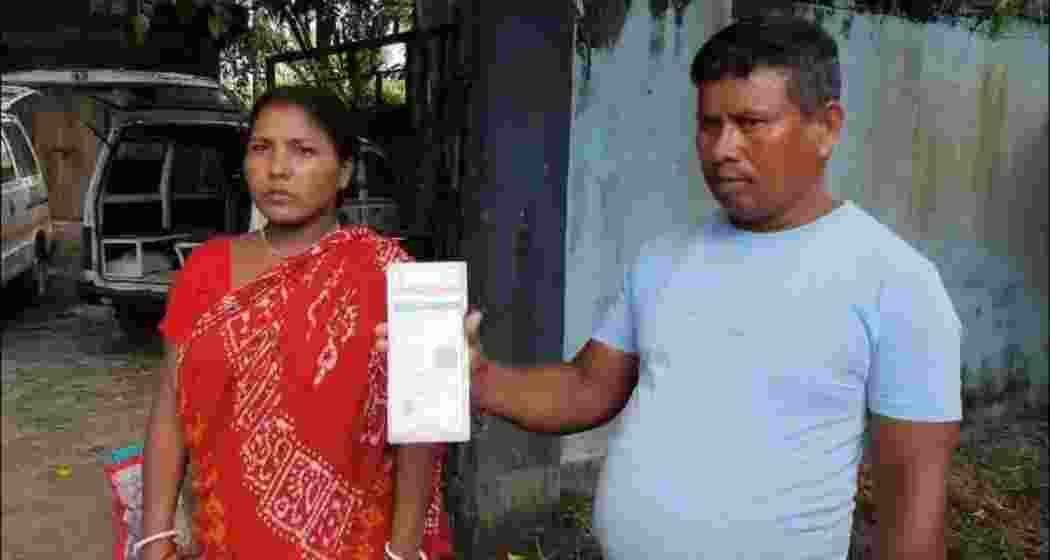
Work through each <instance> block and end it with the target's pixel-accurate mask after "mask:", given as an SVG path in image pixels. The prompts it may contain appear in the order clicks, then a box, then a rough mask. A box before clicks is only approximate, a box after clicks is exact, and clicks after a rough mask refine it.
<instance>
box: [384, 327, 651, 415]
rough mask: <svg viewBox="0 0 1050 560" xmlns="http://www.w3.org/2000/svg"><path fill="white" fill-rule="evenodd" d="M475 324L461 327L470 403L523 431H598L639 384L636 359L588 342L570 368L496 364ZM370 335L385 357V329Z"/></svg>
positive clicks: (625, 402)
mask: <svg viewBox="0 0 1050 560" xmlns="http://www.w3.org/2000/svg"><path fill="white" fill-rule="evenodd" d="M480 324H481V314H480V313H478V312H472V313H470V314H468V315H467V317H466V318H465V321H464V331H465V333H466V339H467V346H468V347H469V348H470V372H471V383H470V384H471V393H472V395H473V397H474V400H475V402H476V403H477V404H478V405H479V406H480V407H481V408H483V409H485V410H487V411H489V412H491V413H493V414H496V415H499V416H502V417H504V418H506V419H507V420H510V421H511V422H514V423H515V424H518V425H519V426H521V427H522V428H525V429H526V430H530V431H534V432H547V433H559V434H569V433H575V432H582V431H585V430H589V429H591V428H595V427H598V426H601V425H602V424H604V423H606V422H608V421H609V420H611V419H612V418H614V417H615V416H616V415H617V414H619V413H620V411H621V410H623V407H624V405H626V404H627V400H628V399H629V398H630V396H631V392H632V391H634V387H635V386H636V385H637V384H638V357H637V356H635V355H634V354H628V353H626V352H621V351H619V350H617V349H615V348H613V347H612V346H609V345H607V344H604V343H602V342H599V341H597V340H593V339H592V340H589V341H588V342H587V344H586V345H584V347H583V348H582V349H581V350H580V351H579V353H577V354H576V357H575V358H573V360H572V362H569V363H558V364H550V365H544V366H537V367H527V368H515V367H508V366H504V365H500V364H497V363H496V362H494V361H492V360H489V359H488V358H486V357H485V355H484V354H483V353H482V352H481V336H480V334H479V326H480ZM375 333H376V349H377V350H379V351H380V352H386V349H387V345H388V340H387V324H386V323H381V324H379V325H378V326H377V327H376V331H375Z"/></svg>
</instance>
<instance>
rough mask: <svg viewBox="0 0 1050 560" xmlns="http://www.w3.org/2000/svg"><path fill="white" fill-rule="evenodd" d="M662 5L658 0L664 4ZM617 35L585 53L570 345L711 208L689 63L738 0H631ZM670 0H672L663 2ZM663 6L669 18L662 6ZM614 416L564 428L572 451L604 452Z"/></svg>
mask: <svg viewBox="0 0 1050 560" xmlns="http://www.w3.org/2000/svg"><path fill="white" fill-rule="evenodd" d="M654 4H658V3H654ZM630 5H631V8H630V11H629V12H628V14H627V18H626V21H625V23H624V26H623V29H622V31H621V32H620V36H619V39H618V41H617V42H616V43H615V44H614V45H613V46H612V47H611V48H608V49H595V50H593V51H592V53H591V57H590V66H589V68H588V67H587V64H586V63H585V60H586V59H585V57H582V56H576V59H575V61H576V62H575V64H576V72H575V84H574V89H575V93H574V107H573V111H574V116H573V123H572V134H571V140H570V142H571V144H570V167H569V182H568V191H569V192H568V200H567V212H568V216H567V219H566V228H567V229H566V246H565V250H566V253H565V255H566V281H565V282H566V286H565V348H564V349H565V356H566V357H571V356H572V355H574V354H575V353H576V351H577V350H579V348H580V347H581V346H582V345H583V343H584V342H586V340H587V338H588V337H589V336H590V334H591V332H592V330H593V328H594V326H595V324H596V321H597V320H598V319H599V318H600V317H601V314H602V312H604V310H605V309H606V308H607V307H608V306H609V304H610V303H611V301H612V300H613V298H615V297H616V294H617V293H618V291H619V288H620V281H621V278H622V272H623V265H624V263H626V262H629V261H630V260H631V259H632V258H633V257H634V255H635V254H636V253H637V251H638V248H639V246H640V245H641V243H643V242H644V241H646V240H647V239H649V238H651V237H653V236H655V235H659V234H660V233H663V232H665V231H667V230H668V229H669V228H675V227H685V226H688V225H689V224H691V223H693V222H694V221H695V220H696V219H697V218H698V217H699V216H701V215H702V214H704V213H705V209H713V208H714V207H715V206H714V201H713V199H712V198H711V197H710V196H709V195H708V194H707V191H706V189H705V187H704V184H703V179H702V178H701V177H700V175H699V173H700V172H699V167H698V165H697V162H696V152H695V150H694V148H693V137H694V134H695V130H696V125H695V111H696V90H695V88H694V87H693V86H692V85H691V83H690V81H689V64H690V63H691V62H692V58H693V54H694V53H695V52H696V51H697V49H699V48H700V45H701V44H703V42H704V41H705V40H706V39H707V38H708V37H710V36H711V34H712V33H714V31H715V30H717V29H719V28H721V27H722V26H724V25H725V24H726V23H728V21H729V16H730V9H731V5H730V2H728V1H726V2H694V3H692V4H689V6H688V7H686V8H685V9H684V11H682V12H681V15H680V16H678V15H677V14H676V13H675V10H674V9H673V8H667V9H666V10H665V11H664V12H663V13H662V14H659V13H658V14H657V15H654V13H653V11H652V9H651V7H650V3H648V2H631V3H630ZM664 7H665V8H666V7H667V3H666V2H665V3H664ZM661 15H662V17H659V16H661ZM609 429H615V427H614V426H610V427H607V428H604V429H599V430H596V431H594V432H592V433H589V434H583V435H578V436H572V437H569V438H565V445H564V448H563V460H565V461H567V462H573V461H577V460H580V459H583V458H587V457H593V456H596V455H602V454H604V434H605V433H606V432H607V431H608V430H609Z"/></svg>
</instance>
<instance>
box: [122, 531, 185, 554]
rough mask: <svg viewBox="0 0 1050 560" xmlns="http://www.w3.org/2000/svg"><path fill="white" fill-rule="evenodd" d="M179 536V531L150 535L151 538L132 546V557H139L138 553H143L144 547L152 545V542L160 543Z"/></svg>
mask: <svg viewBox="0 0 1050 560" xmlns="http://www.w3.org/2000/svg"><path fill="white" fill-rule="evenodd" d="M178 534H179V532H178V531H161V532H159V533H154V534H152V535H150V536H148V537H146V538H144V539H142V540H140V541H138V542H137V543H135V544H133V545H131V555H132V556H137V555H138V553H139V552H141V551H142V548H143V547H144V546H146V545H147V544H149V543H151V542H154V541H159V540H162V539H170V538H173V537H176V536H178Z"/></svg>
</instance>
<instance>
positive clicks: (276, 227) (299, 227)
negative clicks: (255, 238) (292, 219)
mask: <svg viewBox="0 0 1050 560" xmlns="http://www.w3.org/2000/svg"><path fill="white" fill-rule="evenodd" d="M338 226H339V218H338V217H337V215H336V213H335V211H332V212H326V213H324V214H322V215H320V216H318V217H317V218H315V219H313V220H311V221H309V222H307V223H305V224H275V223H268V224H266V226H264V228H265V230H266V233H265V235H266V241H267V242H268V243H269V244H270V247H271V248H272V249H273V250H274V251H277V252H278V253H280V254H282V255H285V256H288V255H295V254H298V253H301V252H303V251H305V250H306V249H308V248H310V247H311V246H313V245H314V244H316V243H317V242H318V241H320V240H321V238H322V237H324V236H325V235H327V234H328V233H329V232H331V231H332V230H334V229H335V228H337V227H338Z"/></svg>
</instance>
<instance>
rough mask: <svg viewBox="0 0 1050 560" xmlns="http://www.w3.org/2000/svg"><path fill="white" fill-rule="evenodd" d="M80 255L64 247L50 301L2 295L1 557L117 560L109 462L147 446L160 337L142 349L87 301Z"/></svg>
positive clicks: (13, 291)
mask: <svg viewBox="0 0 1050 560" xmlns="http://www.w3.org/2000/svg"><path fill="white" fill-rule="evenodd" d="M76 260H77V251H76V246H75V244H69V243H66V244H63V245H62V252H61V254H60V255H59V258H58V259H57V260H56V262H55V263H54V264H55V266H54V267H53V274H54V276H53V278H52V282H51V290H50V292H49V294H48V295H47V296H45V297H44V298H41V299H39V300H37V301H31V299H32V298H31V297H29V295H28V294H27V293H26V292H24V291H22V290H19V289H18V288H17V287H10V286H9V287H8V288H7V289H5V290H4V293H3V300H4V306H3V311H2V312H0V313H2V315H0V336H2V354H3V359H2V365H3V401H2V402H3V409H2V410H3V415H2V416H3V419H2V445H3V453H2V463H3V495H2V496H3V497H2V502H3V510H2V512H3V515H2V522H3V531H2V537H0V539H2V541H0V542H2V544H3V546H2V549H0V550H2V552H0V560H21V559H26V560H30V559H31V560H37V559H39V560H50V559H56V560H57V559H60V558H61V559H64V560H65V559H70V558H76V559H84V560H96V559H98V560H101V559H111V558H113V540H114V533H113V525H112V519H113V515H112V493H111V491H110V487H109V482H108V481H107V478H106V475H105V472H104V471H103V459H104V457H108V455H109V452H110V451H112V450H114V449H118V448H121V447H124V446H128V445H133V444H136V443H139V442H141V441H142V436H143V427H144V426H145V420H146V415H147V413H148V405H149V402H150V398H151V394H152V386H153V373H152V369H153V367H154V366H155V365H156V364H157V363H158V361H159V359H160V350H159V340H157V341H145V342H144V343H143V342H137V343H134V344H133V343H132V342H131V341H129V340H128V339H127V338H126V337H124V336H123V335H122V333H121V332H120V330H119V329H118V328H117V326H116V322H115V320H114V319H113V317H112V314H111V313H109V312H108V310H107V309H105V308H102V307H92V306H83V305H81V304H80V302H79V301H78V299H77V297H76V293H75V276H74V275H75V267H76ZM67 466H68V467H69V468H71V475H70V476H69V477H68V478H62V477H59V476H58V475H57V474H56V471H57V470H60V468H62V469H64V468H65V467H67Z"/></svg>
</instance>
